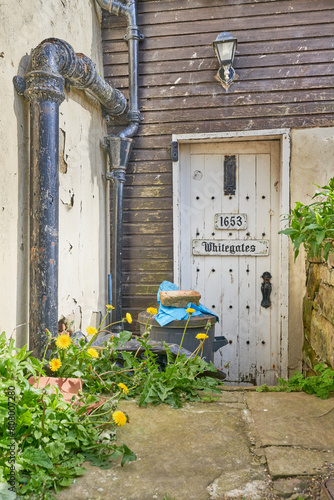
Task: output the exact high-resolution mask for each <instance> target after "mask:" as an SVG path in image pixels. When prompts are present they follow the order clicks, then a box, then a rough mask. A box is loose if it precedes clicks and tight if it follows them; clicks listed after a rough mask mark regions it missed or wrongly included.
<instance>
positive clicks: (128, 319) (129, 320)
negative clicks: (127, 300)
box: [125, 313, 132, 323]
mask: <svg viewBox="0 0 334 500" xmlns="http://www.w3.org/2000/svg"><path fill="white" fill-rule="evenodd" d="M125 319H126V321H127V322H128V323H132V316H131V314H130V313H126V315H125Z"/></svg>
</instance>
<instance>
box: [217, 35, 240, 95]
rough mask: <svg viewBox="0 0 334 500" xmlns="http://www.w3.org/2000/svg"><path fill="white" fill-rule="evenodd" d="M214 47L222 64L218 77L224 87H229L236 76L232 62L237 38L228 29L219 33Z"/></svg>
mask: <svg viewBox="0 0 334 500" xmlns="http://www.w3.org/2000/svg"><path fill="white" fill-rule="evenodd" d="M213 48H214V51H215V53H216V56H217V59H218V61H219V66H220V68H219V70H218V73H217V75H216V78H217V79H218V80H219V81H220V82H221V84H222V85H223V87H225V88H228V87H229V86H230V85H231V83H232V82H233V80H234V77H235V71H234V68H233V67H232V64H233V59H234V54H235V49H236V48H237V39H236V38H234V36H233V35H231V33H229V32H228V31H223V32H222V33H219V35H218V36H217V38H216V40H215V41H214V42H213Z"/></svg>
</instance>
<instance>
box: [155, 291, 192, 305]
mask: <svg viewBox="0 0 334 500" xmlns="http://www.w3.org/2000/svg"><path fill="white" fill-rule="evenodd" d="M200 298H201V294H200V293H199V292H195V291H193V290H172V291H169V292H160V300H161V304H162V305H164V306H167V307H179V308H182V307H187V305H188V304H189V302H192V303H193V304H194V305H195V306H198V305H199V300H200Z"/></svg>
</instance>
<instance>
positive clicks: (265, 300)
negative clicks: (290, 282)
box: [261, 271, 272, 308]
mask: <svg viewBox="0 0 334 500" xmlns="http://www.w3.org/2000/svg"><path fill="white" fill-rule="evenodd" d="M261 278H262V279H263V283H262V285H261V292H262V300H261V306H262V307H265V308H267V307H270V306H271V300H270V294H271V289H272V285H271V283H270V280H271V274H270V273H269V272H268V271H265V272H264V273H263V274H262V276H261Z"/></svg>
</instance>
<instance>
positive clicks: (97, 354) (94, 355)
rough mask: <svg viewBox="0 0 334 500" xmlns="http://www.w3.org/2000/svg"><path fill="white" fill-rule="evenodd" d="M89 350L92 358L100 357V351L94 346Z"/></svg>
mask: <svg viewBox="0 0 334 500" xmlns="http://www.w3.org/2000/svg"><path fill="white" fill-rule="evenodd" d="M87 352H88V354H90V355H91V356H92V358H98V357H99V353H98V352H97V350H96V349H94V347H89V348H88V349H87Z"/></svg>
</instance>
